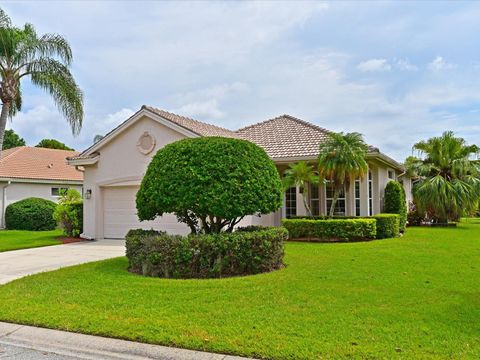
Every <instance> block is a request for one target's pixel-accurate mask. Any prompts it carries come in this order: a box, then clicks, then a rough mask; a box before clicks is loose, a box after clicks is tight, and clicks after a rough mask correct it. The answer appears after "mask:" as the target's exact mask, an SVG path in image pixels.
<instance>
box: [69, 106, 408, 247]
mask: <svg viewBox="0 0 480 360" xmlns="http://www.w3.org/2000/svg"><path fill="white" fill-rule="evenodd" d="M327 135H328V131H327V130H325V129H323V128H321V127H318V126H316V125H313V124H311V123H308V122H306V121H303V120H300V119H297V118H295V117H293V116H289V115H282V116H279V117H277V118H274V119H270V120H267V121H264V122H261V123H258V124H254V125H251V126H247V127H245V128H242V129H239V130H237V131H231V130H228V129H224V128H221V127H218V126H214V125H210V124H206V123H203V122H200V121H197V120H193V119H190V118H187V117H183V116H179V115H175V114H172V113H169V112H166V111H163V110H159V109H156V108H152V107H149V106H143V107H142V108H141V109H140V110H139V111H138V112H137V113H135V114H134V115H133V116H132V117H130V118H129V119H127V120H126V121H125V122H123V123H122V124H121V125H119V126H118V127H117V128H115V129H113V130H112V131H111V132H110V133H108V134H107V135H106V136H105V137H104V138H103V139H102V140H100V141H99V142H97V143H95V144H94V145H92V146H91V147H90V148H88V149H87V150H85V151H84V152H83V153H82V154H80V155H79V156H74V157H71V158H69V159H68V162H69V164H70V165H73V166H82V167H83V168H84V194H85V201H84V234H83V236H84V237H86V238H91V239H101V238H123V237H124V236H125V234H126V232H127V231H128V230H129V229H132V228H156V229H161V230H165V231H167V232H169V233H178V234H186V233H188V232H189V229H188V227H187V226H186V225H185V224H182V223H179V222H177V220H176V217H175V216H174V215H173V214H166V215H164V216H162V217H160V218H157V219H156V220H154V221H145V222H139V221H138V218H137V216H136V208H135V196H136V193H137V191H138V188H139V185H140V182H141V180H142V178H143V175H144V174H145V172H146V169H147V166H148V164H149V163H150V160H151V158H152V156H153V155H154V154H155V153H156V152H157V151H158V150H159V149H160V148H162V147H163V146H165V145H166V144H169V143H172V142H174V141H177V140H180V139H183V138H186V137H200V136H223V137H232V138H241V139H246V140H249V141H252V142H253V143H255V144H258V145H259V146H261V147H262V148H264V149H265V151H266V152H267V154H268V155H269V157H270V158H271V159H272V160H273V161H274V162H275V164H276V165H277V168H278V170H279V172H280V174H282V173H283V172H284V170H285V169H286V168H287V166H288V164H290V163H294V162H297V161H299V160H307V161H311V162H313V163H314V162H315V161H316V158H317V155H318V151H319V144H320V143H321V142H322V141H324V140H325V139H326V137H327ZM368 164H369V172H368V176H366V177H365V178H364V179H359V180H357V181H355V182H354V183H352V184H351V186H350V188H349V189H345V191H344V193H343V194H342V196H341V197H340V199H339V201H338V203H337V207H336V213H337V214H343V215H352V216H366V215H369V214H376V213H379V212H381V211H382V203H383V193H384V189H385V185H386V183H387V182H388V181H390V180H393V179H398V180H402V178H403V177H405V174H404V169H403V167H402V165H401V164H399V163H398V162H396V161H395V160H393V159H391V158H390V157H388V156H386V155H385V154H383V153H381V152H380V151H379V150H378V149H377V148H375V147H370V148H369V152H368ZM405 180H406V181H404V186H405V189H406V192H407V194H410V193H411V191H410V180H409V179H405ZM309 194H310V199H309V202H310V204H311V207H312V210H313V212H314V214H325V213H326V212H327V208H328V207H329V204H331V201H332V189H331V187H329V186H328V184H327V185H323V184H322V185H318V186H312V189H311V191H310V192H309ZM301 196H302V195H301V194H300V192H299V189H298V188H291V189H289V190H288V191H287V192H286V194H285V202H284V206H283V208H282V209H280V210H278V211H277V212H275V213H271V214H265V215H261V216H249V217H246V218H245V219H244V220H243V221H242V225H247V224H263V225H279V224H280V222H281V219H282V217H285V216H294V215H304V214H305V213H306V211H305V208H304V206H303V201H302V198H301Z"/></svg>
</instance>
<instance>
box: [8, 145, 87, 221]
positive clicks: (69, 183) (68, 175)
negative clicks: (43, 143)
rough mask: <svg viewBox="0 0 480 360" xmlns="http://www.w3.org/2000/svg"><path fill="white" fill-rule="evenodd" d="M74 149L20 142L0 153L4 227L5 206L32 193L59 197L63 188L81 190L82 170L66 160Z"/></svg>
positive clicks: (33, 194) (38, 195)
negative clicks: (29, 144) (30, 145)
mask: <svg viewBox="0 0 480 360" xmlns="http://www.w3.org/2000/svg"><path fill="white" fill-rule="evenodd" d="M76 155H78V153H77V152H75V151H65V150H54V149H44V148H36V147H28V146H21V147H16V148H13V149H8V150H4V151H2V153H1V157H0V209H1V217H0V219H1V227H2V228H4V227H5V209H6V207H7V206H8V205H9V204H11V203H14V202H17V201H19V200H23V199H26V198H29V197H38V198H43V199H47V200H52V201H58V199H59V195H60V193H61V191H62V189H67V188H74V189H77V190H78V191H80V192H81V191H82V184H83V173H82V172H81V171H79V170H77V169H75V167H73V166H70V165H68V164H67V157H72V156H76Z"/></svg>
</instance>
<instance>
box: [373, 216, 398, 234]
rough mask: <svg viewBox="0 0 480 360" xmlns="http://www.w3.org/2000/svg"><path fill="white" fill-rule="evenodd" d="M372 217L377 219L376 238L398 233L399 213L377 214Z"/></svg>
mask: <svg viewBox="0 0 480 360" xmlns="http://www.w3.org/2000/svg"><path fill="white" fill-rule="evenodd" d="M373 218H375V220H377V239H388V238H393V237H397V236H399V235H400V215H398V214H377V215H374V216H373Z"/></svg>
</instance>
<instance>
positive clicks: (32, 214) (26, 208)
mask: <svg viewBox="0 0 480 360" xmlns="http://www.w3.org/2000/svg"><path fill="white" fill-rule="evenodd" d="M56 206H57V204H55V203H54V202H53V201H50V200H45V199H40V198H28V199H24V200H20V201H17V202H15V203H13V204H10V205H8V206H7V209H6V210H5V225H6V227H7V229H9V230H33V231H39V230H53V229H55V228H56V226H57V222H56V221H55V219H54V218H53V212H54V211H55V208H56Z"/></svg>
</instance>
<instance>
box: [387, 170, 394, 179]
mask: <svg viewBox="0 0 480 360" xmlns="http://www.w3.org/2000/svg"><path fill="white" fill-rule="evenodd" d="M388 178H389V179H392V180H395V173H394V172H393V170H388Z"/></svg>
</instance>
